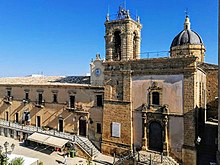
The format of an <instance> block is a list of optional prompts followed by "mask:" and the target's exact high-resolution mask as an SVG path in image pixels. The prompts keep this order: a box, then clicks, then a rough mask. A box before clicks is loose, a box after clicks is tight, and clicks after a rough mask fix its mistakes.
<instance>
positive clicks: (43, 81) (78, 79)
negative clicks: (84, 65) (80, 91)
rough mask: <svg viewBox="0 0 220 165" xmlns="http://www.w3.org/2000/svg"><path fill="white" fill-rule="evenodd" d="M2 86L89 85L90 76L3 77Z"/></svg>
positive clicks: (0, 81)
mask: <svg viewBox="0 0 220 165" xmlns="http://www.w3.org/2000/svg"><path fill="white" fill-rule="evenodd" d="M0 84H5V85H6V84H8V85H10V84H14V85H16V84H23V85H73V84H81V85H83V84H84V85H89V84H90V76H37V77H32V76H29V77H2V78H0Z"/></svg>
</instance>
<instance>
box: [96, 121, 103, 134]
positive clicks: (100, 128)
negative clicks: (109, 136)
mask: <svg viewBox="0 0 220 165" xmlns="http://www.w3.org/2000/svg"><path fill="white" fill-rule="evenodd" d="M96 132H97V133H99V134H101V133H102V127H101V123H97V125H96Z"/></svg>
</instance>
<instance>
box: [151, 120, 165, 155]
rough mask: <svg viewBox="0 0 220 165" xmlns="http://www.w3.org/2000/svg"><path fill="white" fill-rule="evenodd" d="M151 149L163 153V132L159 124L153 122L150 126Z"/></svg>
mask: <svg viewBox="0 0 220 165" xmlns="http://www.w3.org/2000/svg"><path fill="white" fill-rule="evenodd" d="M149 149H150V150H154V151H159V152H162V151H163V131H162V126H161V125H160V124H159V123H158V122H155V121H154V122H151V123H150V125H149Z"/></svg>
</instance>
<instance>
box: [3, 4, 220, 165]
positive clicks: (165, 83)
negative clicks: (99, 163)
mask: <svg viewBox="0 0 220 165" xmlns="http://www.w3.org/2000/svg"><path fill="white" fill-rule="evenodd" d="M141 30H142V25H141V22H140V18H139V17H137V18H135V19H133V18H132V17H131V16H130V13H129V10H126V9H123V8H120V9H119V11H118V14H117V17H116V18H115V19H111V18H110V17H109V15H107V17H106V21H105V51H106V54H105V60H102V59H101V58H100V56H99V55H98V54H97V55H96V59H95V60H94V61H92V62H91V64H90V74H91V75H90V76H69V77H60V76H59V77H58V76H57V77H56V76H53V77H50V76H30V77H19V78H0V98H1V100H2V101H1V102H0V118H1V121H0V133H1V135H4V136H8V137H13V138H24V139H29V140H33V141H34V140H36V139H35V138H37V134H36V133H37V132H40V131H39V130H41V132H43V133H45V134H47V133H48V135H50V136H51V135H52V134H51V132H50V133H49V132H47V131H54V134H53V136H56V137H59V138H65V139H69V140H70V141H72V142H74V143H77V146H78V149H79V150H80V152H79V153H81V155H80V154H79V156H82V155H83V154H82V153H83V152H86V153H87V154H86V155H87V156H88V155H89V156H91V157H93V156H96V155H98V154H99V153H100V152H101V153H103V154H108V155H114V154H116V155H120V154H122V153H124V152H125V151H127V150H136V151H140V150H143V151H153V152H158V153H163V154H164V155H167V156H168V155H169V156H170V157H172V158H173V159H175V160H176V161H177V162H179V163H183V164H187V165H190V164H192V165H193V164H196V163H197V161H198V153H197V152H198V149H197V145H198V144H199V143H200V139H201V136H202V135H201V134H202V133H201V125H202V123H205V122H206V119H208V118H211V119H215V116H217V114H216V113H217V106H216V97H217V90H218V87H217V83H218V79H217V75H218V66H217V65H214V64H209V63H205V61H204V57H205V52H206V48H205V45H204V43H203V40H202V38H201V36H200V35H199V34H198V33H196V32H195V31H193V30H192V29H191V23H190V18H189V16H188V15H186V17H185V21H184V22H183V30H182V31H181V32H180V33H179V34H177V35H176V36H175V37H174V39H173V41H172V43H171V46H170V55H169V57H160V58H141V57H140V53H141V50H140V47H141ZM100 37H101V36H100ZM171 37H172V36H171ZM208 111H209V112H208ZM210 114H211V115H210ZM207 115H210V116H207ZM8 123H9V124H8ZM10 123H11V124H10ZM12 123H13V124H12ZM15 123H16V124H17V125H16V124H15ZM20 125H22V126H26V127H27V128H28V129H23V127H21V126H20ZM30 128H31V129H32V130H31V129H30ZM43 128H44V129H43ZM61 133H62V134H61ZM33 134H35V135H36V136H32V135H33ZM31 136H32V138H30V137H31ZM38 136H39V135H38ZM36 141H37V140H36ZM82 141H84V142H82ZM91 142H92V143H91ZM42 143H43V142H42ZM85 143H86V144H85ZM50 145H52V146H54V144H50ZM91 145H94V146H95V147H91ZM61 147H62V146H61Z"/></svg>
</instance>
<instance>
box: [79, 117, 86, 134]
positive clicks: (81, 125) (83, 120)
mask: <svg viewBox="0 0 220 165" xmlns="http://www.w3.org/2000/svg"><path fill="white" fill-rule="evenodd" d="M79 135H80V136H86V118H85V117H83V116H81V117H80V118H79Z"/></svg>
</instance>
